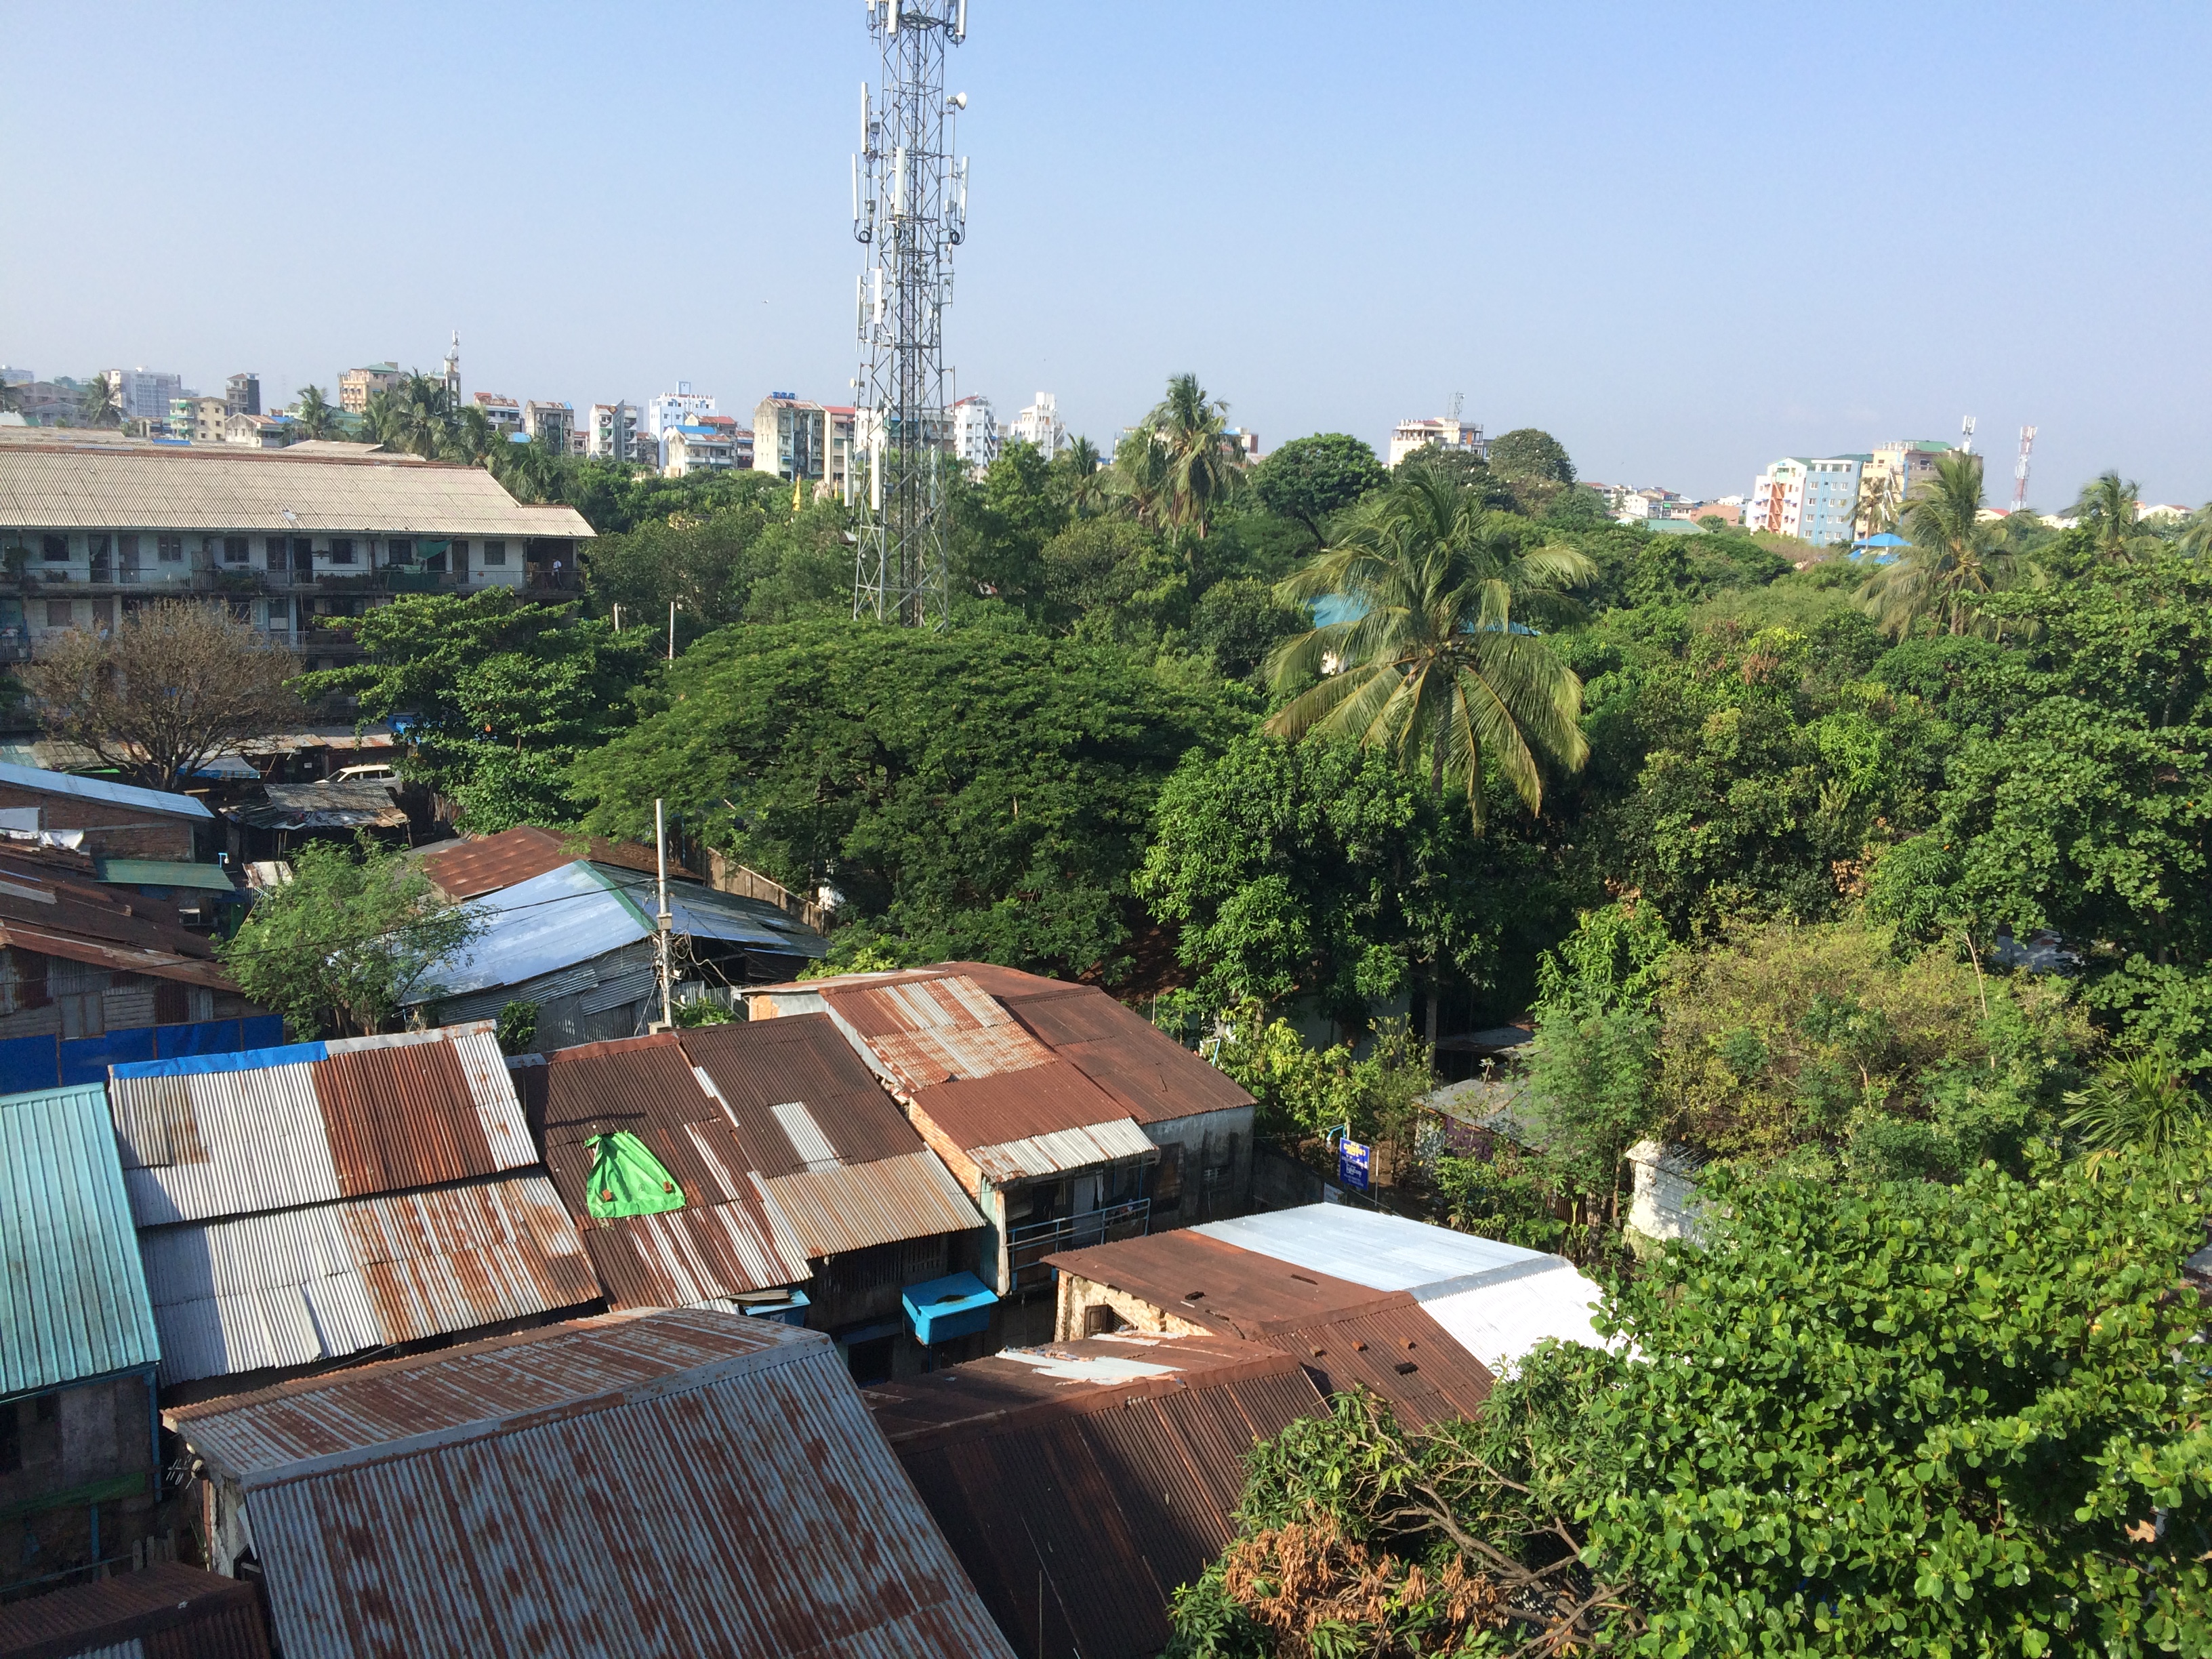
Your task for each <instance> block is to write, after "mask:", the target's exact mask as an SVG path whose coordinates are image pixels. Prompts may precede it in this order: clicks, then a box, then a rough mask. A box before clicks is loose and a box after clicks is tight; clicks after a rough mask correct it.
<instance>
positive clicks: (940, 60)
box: [845, 0, 968, 628]
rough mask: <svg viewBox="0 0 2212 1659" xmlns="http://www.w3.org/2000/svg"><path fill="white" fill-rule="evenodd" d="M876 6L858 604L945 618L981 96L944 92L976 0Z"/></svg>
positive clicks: (862, 293) (904, 618)
mask: <svg viewBox="0 0 2212 1659" xmlns="http://www.w3.org/2000/svg"><path fill="white" fill-rule="evenodd" d="M867 7H868V33H870V34H871V35H872V36H873V37H874V38H875V40H876V44H877V46H878V49H879V51H880V52H881V54H882V63H883V67H882V74H881V77H880V82H879V84H878V88H877V89H876V91H875V93H874V94H871V93H870V91H869V89H868V88H867V87H866V85H863V86H862V87H861V88H860V154H859V155H855V156H854V158H853V235H854V238H855V239H856V240H859V241H860V243H861V244H862V245H863V246H865V247H866V249H867V251H868V259H867V266H866V270H863V271H862V272H861V275H860V284H859V288H858V289H857V291H856V294H855V295H854V303H855V308H856V311H857V313H858V320H859V325H860V349H861V362H860V379H859V380H855V381H854V389H855V390H856V392H858V393H859V396H858V397H857V398H855V399H854V403H855V404H856V406H857V407H856V410H855V413H854V434H853V436H854V447H855V448H856V449H857V450H859V451H860V454H859V455H856V456H854V460H853V464H852V465H848V466H847V468H846V470H845V480H846V482H845V489H846V493H847V497H848V501H849V500H850V499H851V497H852V495H853V494H854V491H855V489H860V488H864V489H866V497H865V499H864V503H863V505H864V512H863V515H862V523H861V528H860V551H859V554H858V556H857V557H856V559H855V561H854V571H853V614H854V616H855V617H862V616H870V617H876V618H878V620H880V621H884V622H891V623H903V624H905V625H906V626H908V627H914V628H942V627H944V626H945V623H946V621H947V620H948V617H949V615H950V605H951V599H950V593H949V591H948V588H947V584H946V574H945V532H946V525H945V471H946V470H947V469H948V468H949V467H950V466H951V465H952V464H953V463H952V460H951V456H950V455H949V454H948V453H947V452H948V450H949V448H950V439H951V427H950V423H949V417H948V414H947V411H946V409H945V349H944V341H945V336H944V313H945V307H946V306H947V305H948V304H950V303H951V299H952V250H953V249H954V248H956V247H957V246H960V244H961V242H962V240H963V239H964V238H965V237H966V235H967V228H968V163H967V161H965V160H964V159H962V160H956V159H955V157H954V154H953V133H954V121H955V119H956V118H957V112H959V111H960V110H962V109H964V108H966V107H967V104H968V94H965V93H957V94H954V95H953V96H952V97H951V98H947V97H946V96H945V52H946V50H947V49H948V48H950V47H952V46H958V45H959V44H960V43H961V42H962V41H963V40H965V39H967V36H968V0H867ZM864 458H865V459H864ZM855 471H865V473H866V483H865V484H862V483H860V480H859V479H856V478H855V477H854V473H855Z"/></svg>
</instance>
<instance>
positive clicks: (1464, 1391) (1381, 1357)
mask: <svg viewBox="0 0 2212 1659" xmlns="http://www.w3.org/2000/svg"><path fill="white" fill-rule="evenodd" d="M1045 1261H1047V1262H1048V1264H1049V1265H1050V1266H1052V1267H1056V1268H1058V1269H1059V1270H1060V1272H1061V1273H1066V1274H1067V1275H1069V1276H1070V1277H1073V1278H1077V1279H1089V1280H1091V1282H1092V1283H1094V1284H1100V1285H1110V1286H1111V1287H1112V1288H1113V1289H1115V1290H1117V1291H1122V1292H1123V1293H1124V1294H1126V1295H1129V1296H1133V1297H1136V1298H1137V1299H1139V1301H1142V1302H1146V1303H1149V1304H1151V1305H1152V1306H1153V1307H1155V1308H1157V1309H1158V1310H1160V1311H1161V1312H1163V1313H1164V1314H1167V1315H1170V1316H1172V1317H1174V1318H1176V1319H1178V1320H1182V1321H1185V1322H1188V1323H1190V1324H1193V1325H1196V1326H1200V1327H1201V1328H1204V1329H1206V1330H1209V1331H1213V1332H1217V1333H1218V1334H1222V1335H1225V1336H1238V1337H1243V1338H1247V1339H1249V1340H1252V1341H1255V1342H1264V1343H1266V1344H1267V1345H1268V1346H1271V1347H1274V1348H1278V1349H1280V1350H1281V1351H1282V1352H1285V1353H1287V1354H1290V1355H1291V1356H1292V1357H1293V1358H1297V1360H1298V1361H1299V1362H1300V1363H1301V1364H1304V1366H1305V1367H1306V1368H1307V1370H1310V1372H1312V1373H1313V1376H1314V1379H1315V1381H1316V1383H1319V1384H1320V1386H1321V1387H1322V1388H1323V1389H1328V1391H1329V1392H1331V1393H1340V1392H1343V1391H1345V1390H1347V1389H1351V1388H1352V1386H1353V1385H1354V1384H1360V1385H1364V1387H1366V1388H1368V1389H1370V1390H1372V1391H1373V1392H1374V1393H1376V1394H1378V1395H1381V1396H1382V1397H1383V1399H1385V1400H1387V1401H1389V1402H1390V1404H1391V1407H1393V1409H1395V1411H1397V1412H1398V1413H1399V1414H1400V1415H1401V1417H1402V1418H1404V1419H1406V1420H1407V1421H1408V1422H1412V1423H1417V1424H1426V1423H1431V1422H1435V1421H1437V1420H1438V1419H1442V1418H1445V1417H1451V1416H1467V1415H1471V1414H1472V1413H1474V1411H1476V1410H1477V1409H1478V1408H1479V1407H1480V1406H1481V1404H1482V1402H1483V1401H1484V1400H1486V1399H1487V1398H1488V1397H1489V1395H1490V1389H1491V1386H1492V1383H1493V1382H1494V1381H1495V1378H1494V1377H1493V1376H1492V1373H1491V1371H1490V1370H1489V1369H1488V1367H1486V1365H1485V1364H1483V1363H1482V1361H1481V1360H1480V1359H1479V1358H1476V1357H1475V1356H1474V1354H1473V1353H1471V1352H1468V1349H1467V1347H1466V1346H1464V1345H1463V1344H1462V1343H1461V1342H1460V1341H1459V1340H1457V1339H1456V1338H1455V1337H1454V1336H1453V1335H1452V1334H1451V1333H1450V1332H1449V1331H1447V1330H1446V1329H1445V1328H1443V1326H1442V1325H1440V1324H1438V1323H1437V1322H1436V1320H1435V1319H1434V1318H1433V1317H1431V1316H1430V1315H1429V1314H1428V1313H1427V1312H1426V1311H1425V1310H1424V1309H1423V1308H1422V1307H1421V1305H1420V1303H1419V1300H1418V1299H1417V1298H1416V1297H1415V1296H1414V1294H1413V1292H1412V1291H1382V1292H1378V1291H1376V1290H1374V1289H1373V1288H1371V1287H1370V1286H1368V1285H1355V1284H1353V1283H1352V1281H1351V1280H1349V1279H1336V1278H1332V1277H1331V1276H1330V1275H1329V1274H1328V1273H1321V1272H1318V1271H1316V1270H1315V1269H1311V1268H1306V1267H1298V1266H1297V1265H1296V1264H1295V1263H1292V1262H1288V1261H1277V1260H1275V1259H1274V1258H1273V1256H1266V1255H1258V1254H1256V1253H1255V1252H1253V1251H1250V1250H1246V1249H1239V1248H1238V1247H1237V1246H1236V1245H1234V1244H1230V1243H1224V1242H1223V1241H1222V1240H1220V1239H1218V1238H1210V1237H1206V1235H1205V1234H1203V1233H1200V1232H1194V1231H1189V1230H1187V1229H1186V1230H1181V1231H1174V1232H1165V1233H1153V1234H1151V1235H1149V1236H1147V1237H1141V1238H1128V1239H1121V1240H1119V1241H1117V1242H1115V1243H1110V1244H1097V1245H1093V1246H1092V1247H1091V1249H1085V1250H1069V1251H1066V1252H1063V1253H1062V1254H1060V1255H1051V1256H1047V1257H1046V1258H1045Z"/></svg>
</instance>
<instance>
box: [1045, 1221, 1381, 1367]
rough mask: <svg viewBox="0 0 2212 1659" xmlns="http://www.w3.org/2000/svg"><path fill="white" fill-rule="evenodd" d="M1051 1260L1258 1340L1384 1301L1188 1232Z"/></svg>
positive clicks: (1191, 1318) (1213, 1327) (1195, 1320)
mask: <svg viewBox="0 0 2212 1659" xmlns="http://www.w3.org/2000/svg"><path fill="white" fill-rule="evenodd" d="M1045 1261H1046V1263H1047V1265H1048V1266H1050V1267H1056V1268H1058V1269H1059V1270H1060V1272H1061V1273H1067V1274H1069V1275H1071V1276H1073V1277H1074V1278H1077V1279H1090V1280H1091V1281H1092V1282H1093V1283H1095V1284H1099V1285H1111V1286H1112V1287H1113V1288H1114V1289H1115V1290H1117V1291H1124V1292H1126V1293H1127V1294H1128V1295H1131V1296H1133V1297H1138V1298H1139V1300H1142V1301H1145V1302H1149V1303H1150V1304H1152V1306H1154V1307H1156V1308H1158V1309H1160V1310H1163V1311H1164V1312H1166V1313H1170V1314H1173V1315H1174V1316H1176V1318H1178V1319H1182V1320H1188V1322H1190V1323H1192V1324H1194V1325H1200V1326H1203V1327H1204V1328H1206V1329H1207V1330H1210V1331H1218V1332H1219V1333H1220V1334H1223V1335H1225V1336H1241V1337H1247V1338H1249V1339H1252V1340H1265V1339H1266V1338H1267V1336H1268V1335H1269V1334H1272V1333H1273V1332H1275V1331H1279V1330H1288V1329H1291V1328H1293V1327H1295V1326H1297V1325H1300V1324H1303V1323H1304V1322H1307V1321H1309V1320H1312V1319H1316V1318H1319V1317H1322V1316H1326V1315H1330V1314H1335V1313H1341V1312H1344V1311H1346V1310H1352V1309H1358V1308H1368V1307H1372V1306H1375V1305H1376V1304H1378V1303H1380V1302H1381V1301H1382V1300H1383V1293H1382V1292H1378V1291H1372V1290H1370V1289H1369V1288H1368V1287H1367V1286H1366V1285H1355V1284H1353V1283H1352V1281H1351V1280H1349V1279H1334V1278H1331V1277H1330V1276H1329V1275H1328V1274H1327V1273H1316V1272H1313V1271H1310V1270H1309V1269H1307V1268H1304V1267H1293V1266H1291V1264H1290V1263H1289V1262H1287V1261H1276V1260H1274V1258H1273V1257H1272V1256H1264V1255H1254V1254H1253V1253H1252V1252H1251V1251H1249V1250H1241V1249H1237V1247H1236V1246H1235V1245H1233V1244H1225V1243H1222V1242H1221V1241H1220V1240H1219V1239H1217V1238H1208V1237H1206V1236H1205V1235H1204V1234H1202V1233H1194V1232H1192V1231H1188V1229H1182V1230H1178V1231H1173V1232H1164V1233H1152V1234H1149V1235H1146V1237H1139V1238H1124V1239H1120V1240H1117V1241H1115V1243H1109V1244H1094V1245H1092V1246H1091V1248H1090V1249H1083V1250H1065V1251H1062V1252H1061V1253H1060V1254H1059V1255H1048V1256H1047V1257H1045Z"/></svg>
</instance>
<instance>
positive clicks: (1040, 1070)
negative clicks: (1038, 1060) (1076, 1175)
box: [909, 1059, 1151, 1168]
mask: <svg viewBox="0 0 2212 1659" xmlns="http://www.w3.org/2000/svg"><path fill="white" fill-rule="evenodd" d="M909 1099H910V1101H911V1103H912V1104H913V1106H914V1108H915V1110H917V1111H919V1112H921V1113H922V1114H924V1115H927V1117H928V1119H929V1121H931V1122H932V1123H934V1124H935V1125H936V1126H937V1127H939V1129H940V1130H942V1131H943V1132H944V1133H945V1138H946V1139H949V1140H951V1142H952V1144H953V1145H954V1146H958V1147H960V1148H961V1149H962V1150H963V1151H967V1150H969V1149H972V1148H975V1147H981V1146H1011V1145H1012V1144H1013V1143H1016V1142H1019V1141H1025V1140H1030V1139H1041V1138H1044V1137H1048V1136H1052V1135H1055V1134H1058V1133H1060V1132H1061V1131H1062V1130H1068V1129H1085V1128H1093V1127H1098V1126H1101V1125H1104V1124H1109V1123H1115V1122H1119V1123H1121V1124H1125V1125H1127V1127H1128V1128H1130V1129H1131V1130H1133V1131H1135V1133H1136V1136H1137V1138H1138V1139H1143V1135H1144V1132H1143V1131H1142V1130H1141V1129H1138V1128H1137V1127H1136V1125H1135V1124H1134V1123H1132V1122H1131V1121H1130V1120H1129V1116H1128V1114H1127V1113H1126V1112H1124V1111H1123V1110H1122V1109H1121V1107H1120V1106H1118V1105H1116V1104H1115V1102H1114V1099H1113V1097H1111V1096H1110V1095H1109V1094H1107V1092H1106V1091H1104V1090H1103V1089H1101V1088H1100V1087H1099V1086H1098V1085H1097V1084H1095V1083H1093V1082H1092V1081H1091V1079H1089V1078H1087V1077H1085V1076H1084V1075H1083V1073H1080V1072H1079V1071H1077V1070H1076V1069H1075V1067H1074V1066H1071V1065H1069V1064H1068V1063H1067V1062H1066V1060H1050V1059H1048V1060H1046V1062H1045V1063H1044V1064H1043V1065H1042V1066H1030V1068H1028V1069H1027V1070H1025V1071H1020V1072H1015V1073H1011V1074H1008V1075H1005V1076H999V1077H981V1078H974V1079H956V1080H954V1081H952V1082H950V1083H940V1084H937V1085H933V1086H931V1087H927V1088H922V1089H916V1090H914V1091H912V1092H911V1094H910V1095H909ZM1150 1144H1151V1143H1150V1142H1149V1141H1147V1142H1146V1145H1147V1146H1150ZM1050 1167H1053V1168H1059V1167H1061V1166H1060V1165H1059V1164H1051V1165H1050Z"/></svg>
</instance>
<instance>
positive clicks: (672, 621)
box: [668, 599, 676, 662]
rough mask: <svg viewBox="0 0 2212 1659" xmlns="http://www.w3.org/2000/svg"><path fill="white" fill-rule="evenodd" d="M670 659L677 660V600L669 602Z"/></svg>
mask: <svg viewBox="0 0 2212 1659" xmlns="http://www.w3.org/2000/svg"><path fill="white" fill-rule="evenodd" d="M668 660H669V661H671V662H674V661H675V660H676V601H675V600H673V599H671V600H669V602H668Z"/></svg>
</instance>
